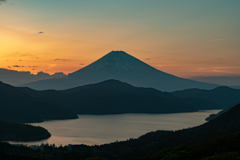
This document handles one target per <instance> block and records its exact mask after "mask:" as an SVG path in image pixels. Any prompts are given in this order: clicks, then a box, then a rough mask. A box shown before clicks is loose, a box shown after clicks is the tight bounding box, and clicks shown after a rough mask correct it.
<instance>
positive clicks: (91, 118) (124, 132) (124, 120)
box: [10, 110, 220, 146]
mask: <svg viewBox="0 0 240 160" xmlns="http://www.w3.org/2000/svg"><path fill="white" fill-rule="evenodd" d="M219 111H220V110H207V111H206V110H205V111H198V112H191V113H174V114H116V115H78V116H79V119H74V120H56V121H46V122H43V123H32V125H34V126H41V127H44V128H46V129H47V130H48V131H49V132H50V133H51V134H52V137H51V138H49V139H47V140H44V141H39V142H28V143H22V142H21V144H26V145H40V144H41V143H49V144H53V143H54V144H55V145H56V146H59V145H63V146H64V145H68V144H87V145H95V144H104V143H110V142H115V141H117V140H118V141H123V140H127V139H129V138H138V137H139V136H141V135H143V134H145V133H147V132H151V131H156V130H179V129H183V128H188V127H193V126H197V125H200V124H203V123H205V122H206V121H205V118H206V117H208V116H209V115H210V114H212V113H218V112H219ZM10 143H14V142H10ZM15 144H16V143H15ZM18 144H19V143H18Z"/></svg>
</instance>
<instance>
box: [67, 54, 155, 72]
mask: <svg viewBox="0 0 240 160" xmlns="http://www.w3.org/2000/svg"><path fill="white" fill-rule="evenodd" d="M83 69H84V70H86V69H87V70H92V69H93V70H99V69H100V70H101V69H102V70H103V71H105V70H109V69H114V70H122V71H131V70H142V69H144V70H145V69H153V67H151V66H149V65H147V64H146V63H144V62H142V61H140V60H139V59H137V58H135V57H133V56H131V55H129V54H127V53H126V52H124V51H112V52H110V53H108V54H106V55H105V56H103V57H102V58H100V59H99V60H97V61H95V62H93V63H92V64H90V65H88V66H86V67H85V68H83ZM83 69H80V70H79V71H81V70H83ZM79 71H76V72H74V73H72V74H70V75H76V74H78V72H79Z"/></svg>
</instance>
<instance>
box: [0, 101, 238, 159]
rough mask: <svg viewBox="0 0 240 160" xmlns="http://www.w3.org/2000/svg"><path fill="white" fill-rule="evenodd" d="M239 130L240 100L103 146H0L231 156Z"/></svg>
mask: <svg viewBox="0 0 240 160" xmlns="http://www.w3.org/2000/svg"><path fill="white" fill-rule="evenodd" d="M239 131H240V104H238V105H236V106H235V107H233V108H232V109H230V110H229V111H227V112H226V113H224V114H222V115H221V116H219V117H217V118H216V119H214V120H212V121H210V122H207V123H205V124H203V125H200V126H197V127H193V128H189V129H183V130H179V131H175V132H173V131H156V132H150V133H147V134H145V135H143V136H141V137H139V138H138V139H129V140H127V141H122V142H115V143H111V144H104V145H100V146H97V145H96V146H86V145H74V146H65V147H62V146H60V147H55V146H54V145H45V146H42V148H43V150H37V151H34V150H31V149H30V148H27V147H22V148H21V147H16V146H11V145H9V144H5V143H0V150H1V152H4V153H9V154H12V152H13V151H15V152H16V153H17V154H19V155H21V156H31V157H38V158H42V159H49V160H50V159H52V160H57V159H59V160H60V159H63V160H87V159H88V160H91V157H102V158H95V159H96V160H98V159H99V160H103V159H104V158H105V159H109V160H118V159H128V160H148V159H150V160H161V159H162V160H175V159H179V160H192V159H194V160H218V159H220V160H221V159H224V160H225V159H226V160H231V159H237V158H239V156H240V155H239V153H240V150H239V148H240V133H238V132H239ZM236 133H237V134H236ZM3 146H4V147H3ZM6 148H8V149H6ZM137 157H139V158H137ZM141 157H142V158H141ZM143 157H145V158H143ZM92 160H94V159H92Z"/></svg>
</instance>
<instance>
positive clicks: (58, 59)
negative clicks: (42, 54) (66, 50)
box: [54, 58, 71, 61]
mask: <svg viewBox="0 0 240 160" xmlns="http://www.w3.org/2000/svg"><path fill="white" fill-rule="evenodd" d="M54 61H71V60H70V59H61V58H57V59H54Z"/></svg>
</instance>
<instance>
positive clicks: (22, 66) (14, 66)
mask: <svg viewBox="0 0 240 160" xmlns="http://www.w3.org/2000/svg"><path fill="white" fill-rule="evenodd" d="M13 67H24V66H19V65H14V66H13Z"/></svg>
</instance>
